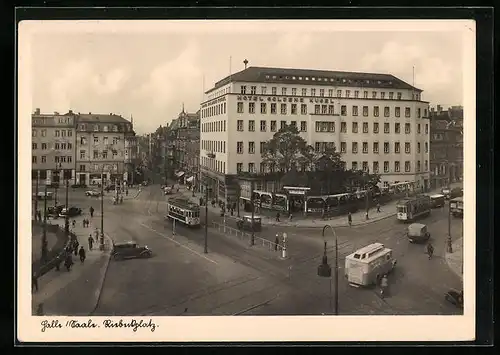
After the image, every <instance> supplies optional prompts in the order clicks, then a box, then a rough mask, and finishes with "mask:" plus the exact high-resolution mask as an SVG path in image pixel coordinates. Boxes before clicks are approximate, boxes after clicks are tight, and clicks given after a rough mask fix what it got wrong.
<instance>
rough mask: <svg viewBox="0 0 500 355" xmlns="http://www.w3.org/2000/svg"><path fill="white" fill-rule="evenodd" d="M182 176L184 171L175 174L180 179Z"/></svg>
mask: <svg viewBox="0 0 500 355" xmlns="http://www.w3.org/2000/svg"><path fill="white" fill-rule="evenodd" d="M182 175H184V171H179V172H177V173H176V174H175V176H177V177H181V176H182Z"/></svg>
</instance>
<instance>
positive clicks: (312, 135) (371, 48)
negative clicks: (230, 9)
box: [18, 20, 475, 341]
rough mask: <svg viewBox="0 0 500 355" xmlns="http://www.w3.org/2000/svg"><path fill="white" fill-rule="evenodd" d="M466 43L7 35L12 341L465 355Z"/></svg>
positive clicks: (68, 31) (469, 174) (120, 28)
mask: <svg viewBox="0 0 500 355" xmlns="http://www.w3.org/2000/svg"><path fill="white" fill-rule="evenodd" d="M474 40H475V35H474V22H473V21H445V20H442V21H441V20H440V21H434V20H433V21H430V20H429V21H424V20H415V21H390V20H388V21H361V20H359V21H358V20H356V21H354V20H353V21H336V20H328V21H326V20H325V21H320V20H315V21H275V20H269V21H263V20H258V21H257V20H256V21H244V20H238V21H236V20H230V21H217V20H205V21H198V20H192V21H173V20H162V21H23V22H21V23H20V25H19V55H18V61H19V117H18V121H19V137H20V138H19V142H18V149H19V157H18V159H19V166H20V168H19V169H20V170H19V171H20V173H19V186H22V189H23V192H20V195H19V196H20V197H19V206H20V207H19V208H20V210H19V236H20V237H19V241H18V253H19V254H18V257H19V258H20V261H19V264H18V265H19V270H20V271H19V272H20V273H22V278H20V280H19V281H18V282H19V290H18V292H19V293H18V297H19V309H21V308H22V309H23V311H22V313H23V317H26V320H25V321H23V322H24V323H25V326H26V327H27V328H25V329H28V325H26V323H30V324H31V325H29V327H30V329H32V331H31V332H33V333H36V335H35V334H28V331H27V330H25V331H24V332H25V333H24V334H25V336H26V337H28V336H33V337H34V338H36V339H37V340H46V341H49V340H47V339H55V338H57V339H62V338H61V337H71V336H74V337H76V338H78V339H83V340H87V341H106V339H105V338H106V336H105V335H104V333H102V334H100V333H99V329H97V330H91V329H89V328H101V329H102V330H103V331H110V332H114V334H113V335H110V337H109V339H114V340H116V339H119V338H118V337H119V336H120V337H121V338H120V339H121V340H122V341H133V340H134V337H136V336H139V337H141V339H142V340H144V339H150V338H147V337H152V338H151V339H156V340H158V339H161V338H162V337H163V339H170V340H172V338H175V339H178V340H181V339H194V338H196V339H204V338H203V334H205V335H207V336H209V335H208V334H211V332H213V333H214V334H215V333H217V332H218V331H220V330H221V329H225V330H224V331H225V332H226V334H225V335H228V334H227V333H228V332H229V333H230V332H231V329H233V330H234V331H236V328H238V325H236V324H243V326H242V327H243V328H241V330H242V331H243V329H247V330H250V329H252V331H254V332H255V333H254V334H246V335H243V337H244V338H245V339H248V337H250V338H252V337H253V336H256V337H262V333H264V330H263V329H264V328H262V329H259V328H260V327H261V326H259V325H257V324H258V323H255V322H261V323H260V324H262V327H266V326H267V327H268V328H266V329H267V330H266V331H265V332H266V333H267V335H265V337H266V339H268V340H269V339H272V336H273V334H272V333H273V332H274V331H275V330H274V325H275V324H277V323H274V322H276V321H278V319H281V320H282V322H284V323H283V324H285V325H284V327H285V329H280V330H277V332H278V333H279V334H283V333H287V332H288V330H287V329H286V328H287V327H290V328H292V325H291V324H293V328H295V329H293V330H292V333H293V334H300V332H301V331H307V330H309V329H308V328H309V327H328V323H325V322H326V320H330V321H331V322H335V323H332V324H336V326H335V327H336V328H339V327H340V328H343V329H341V330H339V331H335V332H334V333H333V334H330V336H331V337H332V340H334V339H336V338H337V337H341V338H342V339H363V337H364V335H363V334H355V335H354V334H351V336H348V335H345V334H344V333H347V332H351V333H352V332H360V330H359V329H365V327H366V329H367V331H371V332H375V333H376V334H379V336H381V335H380V334H384V328H387V327H396V328H397V327H399V329H400V330H401V331H406V332H408V333H410V337H411V335H412V334H411V333H414V334H413V335H415V334H420V335H421V334H429V335H427V336H428V337H431V336H432V333H433V332H439V331H441V332H442V331H444V330H443V327H444V324H448V325H449V327H451V328H446V330H447V332H448V333H449V334H445V335H443V336H444V339H448V338H449V339H455V338H456V337H458V338H457V339H456V340H464V339H468V338H467V335H465V334H469V336H470V337H471V339H472V337H473V335H474V328H473V327H474V309H475V298H474V297H475V286H474V282H475V279H474V277H475V275H474V272H475V271H474V263H475V256H474V255H475V251H474V245H475V232H474V228H475V217H474V216H475V212H474V209H475V193H474V191H475V190H474V189H475V168H474V165H475V143H474V141H475V92H474V85H475V84H474V83H475V64H474V63H475V62H474V61H475V53H474ZM28 122H29V124H28ZM30 131H31V139H30V136H29V132H30ZM29 145H31V150H29V148H30V146H29ZM28 151H30V152H31V160H29V159H30V157H29V156H28V153H27V152H28ZM21 169H22V173H21ZM28 169H29V170H30V171H29V170H28ZM29 177H31V178H29ZM28 202H29V203H30V205H29V206H28ZM464 202H466V203H464ZM21 210H23V211H22V212H21ZM28 211H30V213H31V214H30V215H28V213H27V212H28ZM28 218H29V220H28ZM466 230H471V231H472V232H471V233H465V231H466ZM29 248H31V252H30V250H29ZM28 255H31V259H30V257H29V256H28ZM30 263H31V265H30ZM28 282H29V284H28ZM19 312H21V310H19ZM214 316H219V317H217V318H214ZM220 316H224V317H220ZM367 316H369V317H367ZM384 316H398V317H392V319H396V320H397V319H401V321H402V322H403V320H404V322H408V323H407V324H406V325H405V323H402V324H403V325H396V324H398V323H394V324H392V323H393V321H392V320H391V321H390V323H391V324H389V325H388V323H387V322H388V321H387V319H388V318H384ZM414 316H427V317H414ZM301 319H303V321H301ZM384 319H385V321H384ZM416 319H418V321H417V323H415V324H414V325H411V324H412V323H411V322H412V321H416ZM215 320H217V322H221V323H223V322H226V321H227V322H229V323H226V326H223V325H221V326H220V327H219V326H215V323H213V324H214V325H213V326H212V329H205V330H201V328H203V327H207V326H208V328H211V326H210V324H212V323H211V322H215ZM188 321H189V322H193V324H194V323H195V322H206V323H203V324H206V325H205V326H203V327H202V326H201V325H199V326H193V329H195V330H193V331H192V332H194V331H196V332H201V334H198V335H197V336H194V335H193V333H191V334H185V333H189V331H188V330H187V329H186V327H188V323H186V322H188ZM315 321H317V322H320V323H317V324H318V325H317V326H314V325H313V324H314V322H315ZM377 321H379V323H374V322H377ZM162 322H169V323H168V324H169V325H163V323H162ZM235 322H238V323H235ZM286 322H293V323H290V325H286ZM309 322H311V323H309ZM365 322H368V323H365ZM176 324H178V325H176ZM181 324H182V326H181ZM200 324H201V323H200ZM217 324H219V323H217ZM228 324H231V325H228ZM250 324H251V325H250ZM301 324H302V325H301ZM364 324H366V325H364ZM375 324H377V325H375ZM297 327H299V328H302V330H300V329H296V328H297ZM447 327H448V326H447ZM219 328H220V329H219ZM279 328H282V327H281V326H280V327H279ZM439 328H441V329H439ZM56 329H60V330H58V331H56ZM432 329H434V331H431V330H432ZM311 330H312V329H311ZM63 332H64V334H65V335H64V336H63V335H62V334H63ZM78 332H81V334H78ZM172 332H174V335H172ZM183 332H185V333H183ZM203 332H205V333H203ZM342 332H343V333H342ZM361 332H362V331H361ZM396 332H397V329H396ZM90 333H92V335H90ZM337 333H338V334H337ZM120 334H121V335H120ZM182 334H184V335H182ZM257 334H260V335H257ZM339 334H344V335H339ZM394 334H395V333H394ZM394 334H385V335H387V336H396V335H394ZM223 336H224V335H220V334H219V335H218V339H222V338H221V337H223ZM316 336H318V337H319V338H320V339H322V340H326V339H327V335H316ZM229 337H230V338H231V339H238V337H237V336H229ZM270 337H271V338H270ZM366 337H368V335H366Z"/></svg>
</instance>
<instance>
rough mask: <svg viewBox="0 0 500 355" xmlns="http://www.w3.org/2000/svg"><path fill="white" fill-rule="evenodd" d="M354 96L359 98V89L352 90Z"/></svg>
mask: <svg viewBox="0 0 500 355" xmlns="http://www.w3.org/2000/svg"><path fill="white" fill-rule="evenodd" d="M354 98H356V99H357V98H359V91H358V90H356V91H354Z"/></svg>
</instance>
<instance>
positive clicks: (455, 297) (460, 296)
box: [444, 289, 464, 308]
mask: <svg viewBox="0 0 500 355" xmlns="http://www.w3.org/2000/svg"><path fill="white" fill-rule="evenodd" d="M444 298H445V300H447V301H448V302H450V303H451V304H454V305H455V306H457V307H459V308H463V307H464V291H463V290H462V291H459V290H455V289H451V290H449V291H448V292H446V293H445V294H444Z"/></svg>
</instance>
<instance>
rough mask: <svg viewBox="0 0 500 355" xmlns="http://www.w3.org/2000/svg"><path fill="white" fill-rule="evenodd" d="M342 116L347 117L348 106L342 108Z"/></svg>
mask: <svg viewBox="0 0 500 355" xmlns="http://www.w3.org/2000/svg"><path fill="white" fill-rule="evenodd" d="M340 114H341V115H342V116H346V115H347V106H346V105H342V106H340Z"/></svg>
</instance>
